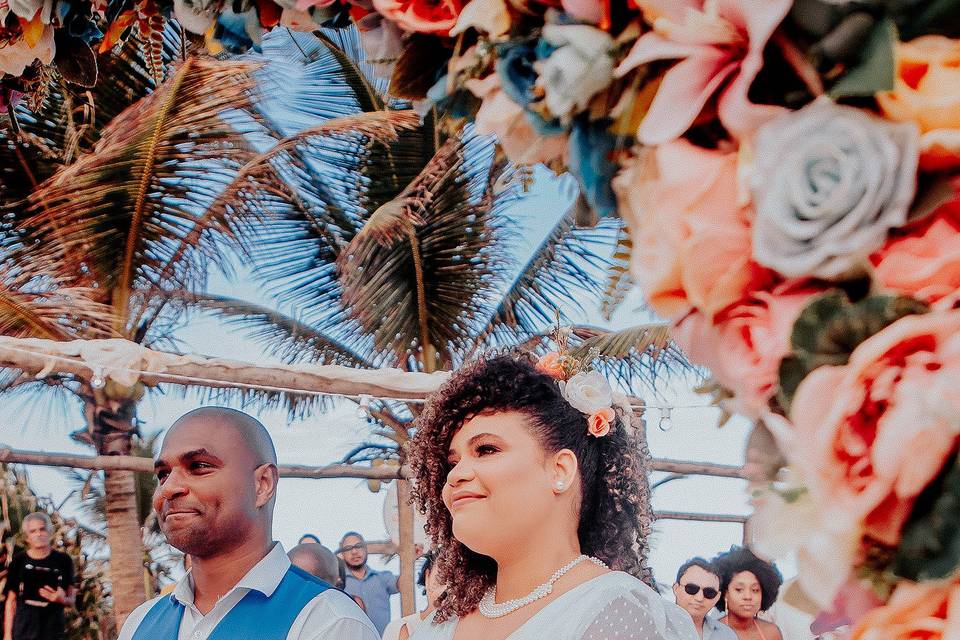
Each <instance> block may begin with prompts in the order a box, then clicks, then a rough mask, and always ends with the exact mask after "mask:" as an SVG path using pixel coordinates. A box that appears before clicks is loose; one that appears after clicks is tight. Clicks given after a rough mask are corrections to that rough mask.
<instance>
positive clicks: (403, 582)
mask: <svg viewBox="0 0 960 640" xmlns="http://www.w3.org/2000/svg"><path fill="white" fill-rule="evenodd" d="M397 503H398V507H399V509H398V512H397V514H398V517H399V525H400V544H399V545H398V546H399V547H400V549H399V551H400V612H401V614H402V615H405V616H408V615H410V614H411V613H413V612H414V611H416V610H417V603H416V588H415V586H414V577H413V573H414V563H415V562H416V560H417V552H416V549H415V547H414V535H413V505H412V504H410V481H409V480H397Z"/></svg>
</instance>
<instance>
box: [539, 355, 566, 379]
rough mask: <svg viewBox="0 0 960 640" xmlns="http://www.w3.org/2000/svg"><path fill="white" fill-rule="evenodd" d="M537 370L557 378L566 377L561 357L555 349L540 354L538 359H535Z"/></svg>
mask: <svg viewBox="0 0 960 640" xmlns="http://www.w3.org/2000/svg"><path fill="white" fill-rule="evenodd" d="M537 371H539V372H540V373H545V374H547V375H548V376H550V377H551V378H556V379H557V380H563V379H564V377H566V375H565V374H566V372H565V371H564V368H563V358H562V357H561V356H560V354H559V353H557V352H556V351H551V352H550V353H547V354H544V355H542V356H540V359H539V360H538V361H537Z"/></svg>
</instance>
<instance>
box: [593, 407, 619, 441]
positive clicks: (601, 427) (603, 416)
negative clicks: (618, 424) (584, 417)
mask: <svg viewBox="0 0 960 640" xmlns="http://www.w3.org/2000/svg"><path fill="white" fill-rule="evenodd" d="M616 418H617V414H616V413H615V412H614V411H613V409H611V408H609V407H607V408H605V409H600V410H599V411H596V412H594V413H591V414H590V418H589V419H588V423H589V427H587V430H588V431H589V432H590V435H592V436H593V437H595V438H602V437H603V436H605V435H607V434H608V433H610V425H611V424H613V421H614V420H616Z"/></svg>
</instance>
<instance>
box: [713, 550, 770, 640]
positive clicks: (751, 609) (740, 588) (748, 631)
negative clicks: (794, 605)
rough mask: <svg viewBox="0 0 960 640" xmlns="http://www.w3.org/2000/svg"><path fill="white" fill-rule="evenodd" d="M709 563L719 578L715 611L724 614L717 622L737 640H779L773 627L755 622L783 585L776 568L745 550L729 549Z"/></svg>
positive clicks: (760, 621) (763, 621)
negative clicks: (721, 623) (728, 628)
mask: <svg viewBox="0 0 960 640" xmlns="http://www.w3.org/2000/svg"><path fill="white" fill-rule="evenodd" d="M713 562H714V564H716V565H717V567H718V568H719V569H720V573H721V576H722V581H721V584H720V590H721V598H720V601H719V602H718V603H717V608H718V609H719V610H720V611H726V613H727V615H725V616H724V617H723V618H720V622H723V623H724V624H726V625H727V626H728V627H730V628H731V629H733V630H734V631H735V632H736V634H737V637H739V638H740V640H783V634H782V633H781V632H780V628H779V627H777V625H775V624H773V623H772V622H767V621H766V620H760V619H759V618H757V615H758V614H759V613H760V612H761V611H766V610H767V609H769V608H770V607H771V606H773V603H774V602H776V600H777V594H778V593H779V591H780V585H781V584H783V576H782V575H780V571H779V570H778V569H777V567H776V566H775V565H773V564H771V563H769V562H765V561H763V560H761V559H760V558H758V557H757V556H755V555H754V554H753V552H752V551H750V549H747V548H746V547H731V548H730V551H727V552H726V553H721V554H720V555H718V556H717V557H716V558H714V560H713Z"/></svg>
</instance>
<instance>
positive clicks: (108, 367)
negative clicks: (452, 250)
mask: <svg viewBox="0 0 960 640" xmlns="http://www.w3.org/2000/svg"><path fill="white" fill-rule="evenodd" d="M0 368H9V369H20V370H21V371H23V372H25V373H26V374H28V375H31V376H37V377H40V378H44V377H49V376H51V375H53V374H55V373H60V374H70V375H73V376H76V377H77V378H80V379H82V380H86V381H89V380H91V379H92V378H93V377H95V375H96V376H99V377H103V378H104V379H107V378H110V379H113V380H115V381H116V382H118V383H120V384H122V385H124V386H132V385H133V384H134V383H136V382H137V381H138V380H139V381H140V382H143V383H144V384H146V385H150V386H153V385H157V384H175V385H181V386H199V387H207V388H211V389H253V388H265V389H266V390H267V391H270V390H276V391H278V392H283V393H288V394H290V395H297V394H302V395H310V394H317V393H323V394H336V395H347V396H354V397H358V396H361V395H370V396H373V397H377V398H394V399H403V400H422V399H424V398H426V397H427V396H429V395H430V394H431V393H433V392H434V391H436V389H437V388H438V387H439V386H440V385H441V384H443V382H444V381H445V380H446V379H447V377H448V376H449V375H450V374H449V372H438V373H435V374H429V373H419V372H408V371H401V370H400V369H355V368H352V367H343V366H340V365H317V364H307V363H303V364H288V365H280V364H278V365H263V364H252V363H249V362H241V361H238V360H227V359H223V358H205V357H202V356H194V355H179V354H174V353H167V352H164V351H154V350H152V349H148V348H146V347H144V346H142V345H139V344H137V343H135V342H130V341H128V340H120V339H109V340H74V341H71V342H57V341H55V340H39V339H33V338H23V339H21V338H11V337H9V336H0ZM95 372H96V373H95Z"/></svg>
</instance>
